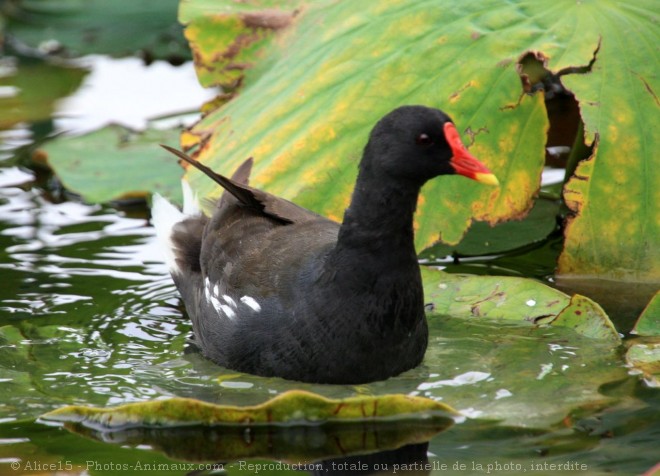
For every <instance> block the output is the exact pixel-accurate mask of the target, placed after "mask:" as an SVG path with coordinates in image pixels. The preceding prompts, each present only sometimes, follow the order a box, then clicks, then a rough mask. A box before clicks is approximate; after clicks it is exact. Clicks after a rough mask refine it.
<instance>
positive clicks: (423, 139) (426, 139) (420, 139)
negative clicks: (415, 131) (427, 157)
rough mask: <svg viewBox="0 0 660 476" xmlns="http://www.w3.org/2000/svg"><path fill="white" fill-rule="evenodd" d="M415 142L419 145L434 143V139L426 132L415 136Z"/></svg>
mask: <svg viewBox="0 0 660 476" xmlns="http://www.w3.org/2000/svg"><path fill="white" fill-rule="evenodd" d="M415 142H416V143H417V145H431V144H433V139H431V136H429V135H428V134H425V133H421V134H419V135H418V136H417V137H415Z"/></svg>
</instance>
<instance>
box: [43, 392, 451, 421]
mask: <svg viewBox="0 0 660 476" xmlns="http://www.w3.org/2000/svg"><path fill="white" fill-rule="evenodd" d="M438 413H441V416H442V418H447V414H456V411H455V410H453V409H452V408H451V407H448V406H447V405H445V404H442V403H439V402H435V401H433V400H429V399H427V398H419V397H411V396H407V395H381V396H378V397H370V396H358V397H351V398H346V399H342V400H331V399H328V398H325V397H322V396H320V395H316V394H313V393H310V392H305V391H302V390H290V391H288V392H285V393H283V394H281V395H278V396H276V397H274V398H272V399H271V400H268V401H267V402H264V403H262V404H260V405H255V406H250V407H246V406H227V405H215V404H212V403H207V402H202V401H200V400H193V399H189V398H171V399H167V400H153V401H149V402H143V403H129V404H126V405H120V406H118V407H114V408H93V407H84V406H67V407H63V408H59V409H57V410H53V411H52V412H49V413H47V414H45V415H43V418H45V419H46V420H50V421H58V422H75V423H84V424H85V425H87V426H90V427H97V428H106V429H109V428H130V427H172V426H186V425H239V426H252V425H256V426H259V425H281V424H288V425H295V424H303V425H308V424H319V423H328V422H332V423H341V422H346V423H348V422H351V423H355V422H360V421H375V420H380V419H384V420H392V419H401V420H405V419H410V418H420V417H422V416H432V415H433V414H438Z"/></svg>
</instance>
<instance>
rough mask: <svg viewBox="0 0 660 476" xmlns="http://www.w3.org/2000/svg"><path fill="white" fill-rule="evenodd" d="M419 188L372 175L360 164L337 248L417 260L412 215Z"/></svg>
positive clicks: (361, 256)
mask: <svg viewBox="0 0 660 476" xmlns="http://www.w3.org/2000/svg"><path fill="white" fill-rule="evenodd" d="M419 189H420V187H419V186H418V185H415V184H410V183H405V182H403V183H402V182H400V181H393V180H391V179H390V178H389V177H378V176H374V174H373V172H371V171H370V170H368V169H366V168H362V169H361V170H360V173H359V175H358V179H357V182H356V185H355V190H354V191H353V197H352V198H351V203H350V205H349V207H348V208H347V209H346V212H345V213H344V221H343V224H342V226H341V228H340V230H339V236H338V239H337V248H336V249H338V250H342V251H343V252H345V253H355V254H357V255H358V256H357V258H358V259H366V258H367V257H368V256H369V255H372V256H374V257H375V258H376V259H380V260H384V261H389V260H390V259H394V258H395V257H399V258H401V259H405V260H407V261H408V262H410V260H412V261H413V262H414V263H415V264H416V263H417V257H416V253H415V244H414V233H413V215H414V213H415V208H416V206H417V197H418V195H419Z"/></svg>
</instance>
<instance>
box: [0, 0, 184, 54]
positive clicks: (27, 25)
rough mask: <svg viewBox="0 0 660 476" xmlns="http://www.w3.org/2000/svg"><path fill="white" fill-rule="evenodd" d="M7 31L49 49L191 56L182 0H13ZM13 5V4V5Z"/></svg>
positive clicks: (6, 11)
mask: <svg viewBox="0 0 660 476" xmlns="http://www.w3.org/2000/svg"><path fill="white" fill-rule="evenodd" d="M6 3H7V4H8V6H7V8H5V9H3V12H2V13H3V14H4V16H5V21H6V32H7V33H8V34H11V35H13V36H14V37H16V38H17V39H18V40H19V41H20V42H21V43H23V44H25V45H27V46H29V47H31V48H34V49H38V50H41V51H42V52H43V53H62V52H65V53H66V54H67V55H68V56H80V55H86V54H109V55H113V56H126V55H133V54H135V53H136V51H138V50H142V51H143V52H145V53H146V54H148V56H149V57H150V58H153V57H158V58H177V59H179V60H181V59H183V58H188V57H190V52H189V50H188V48H187V45H186V44H185V40H184V39H183V35H182V34H181V26H180V25H179V24H178V23H177V21H176V12H177V7H178V3H179V2H178V0H142V1H139V2H134V1H132V0H114V1H112V2H81V1H78V0H58V1H57V2H53V1H50V0H10V1H9V2H6ZM9 4H10V5H11V8H10V7H9Z"/></svg>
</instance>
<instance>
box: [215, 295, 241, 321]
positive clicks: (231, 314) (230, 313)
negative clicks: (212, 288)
mask: <svg viewBox="0 0 660 476" xmlns="http://www.w3.org/2000/svg"><path fill="white" fill-rule="evenodd" d="M213 299H215V298H213ZM218 302H219V301H218ZM220 307H221V308H222V310H223V311H224V312H225V314H227V317H228V318H229V319H234V318H235V317H236V313H235V312H234V310H233V309H232V308H231V307H229V306H227V305H226V304H220Z"/></svg>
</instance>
